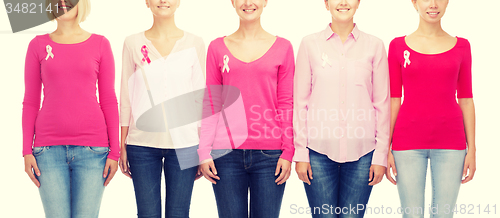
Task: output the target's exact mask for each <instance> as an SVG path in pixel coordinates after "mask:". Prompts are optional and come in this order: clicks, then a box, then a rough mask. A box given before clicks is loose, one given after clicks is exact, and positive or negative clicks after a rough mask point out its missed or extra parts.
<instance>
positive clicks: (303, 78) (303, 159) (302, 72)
mask: <svg viewBox="0 0 500 218" xmlns="http://www.w3.org/2000/svg"><path fill="white" fill-rule="evenodd" d="M311 79H312V69H311V63H310V61H309V54H308V51H307V46H306V42H305V41H304V39H303V40H302V42H301V43H300V47H299V51H298V54H297V65H296V68H295V76H294V86H293V88H294V92H293V94H294V95H293V98H294V99H293V100H294V101H293V130H294V146H295V155H294V156H293V160H294V161H295V162H296V164H295V171H296V172H297V175H298V177H299V179H300V180H302V181H303V182H305V183H307V184H309V185H311V181H310V179H313V177H312V169H311V164H309V150H308V149H307V137H308V132H307V103H308V102H309V98H310V97H311V88H312V82H311Z"/></svg>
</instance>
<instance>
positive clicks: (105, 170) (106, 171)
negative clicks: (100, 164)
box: [102, 164, 109, 178]
mask: <svg viewBox="0 0 500 218" xmlns="http://www.w3.org/2000/svg"><path fill="white" fill-rule="evenodd" d="M108 170H109V165H107V164H106V166H105V167H104V173H103V174H102V177H103V178H106V176H107V175H108Z"/></svg>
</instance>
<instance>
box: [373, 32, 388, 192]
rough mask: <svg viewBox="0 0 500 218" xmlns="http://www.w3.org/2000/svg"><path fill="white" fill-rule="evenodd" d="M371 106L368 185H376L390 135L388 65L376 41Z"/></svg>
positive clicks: (379, 179)
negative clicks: (372, 140)
mask: <svg viewBox="0 0 500 218" xmlns="http://www.w3.org/2000/svg"><path fill="white" fill-rule="evenodd" d="M372 75H373V76H372V77H373V82H372V84H373V100H372V101H373V108H374V109H375V117H376V119H377V120H376V127H375V151H374V153H373V159H372V166H371V167H370V176H369V178H370V179H369V180H370V181H371V182H370V183H369V184H368V185H376V184H378V183H379V182H381V181H382V179H383V178H384V174H385V171H386V167H387V153H388V150H389V135H390V133H389V132H390V118H391V110H390V103H391V102H390V92H389V87H390V86H389V66H388V62H387V54H386V52H385V48H384V43H383V42H382V41H379V42H377V50H376V53H375V57H374V59H373V72H372Z"/></svg>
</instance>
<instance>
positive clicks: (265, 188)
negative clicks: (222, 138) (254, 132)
mask: <svg viewBox="0 0 500 218" xmlns="http://www.w3.org/2000/svg"><path fill="white" fill-rule="evenodd" d="M281 153H282V152H281V150H239V149H236V150H232V151H231V150H212V157H213V159H214V163H215V167H216V169H217V175H218V176H219V177H220V180H216V182H217V184H215V185H213V188H214V193H215V200H216V202H217V211H218V213H219V218H248V217H251V218H254V217H255V218H278V217H279V213H280V208H281V201H282V199H283V193H284V191H285V184H282V185H278V184H276V183H275V182H274V181H275V180H276V179H277V178H278V176H279V175H278V176H275V175H274V173H275V171H276V165H277V164H278V159H279V157H280V155H281ZM248 191H250V216H249V215H248Z"/></svg>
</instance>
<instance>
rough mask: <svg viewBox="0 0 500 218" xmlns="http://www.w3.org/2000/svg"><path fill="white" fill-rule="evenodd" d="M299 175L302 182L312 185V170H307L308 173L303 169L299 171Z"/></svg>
mask: <svg viewBox="0 0 500 218" xmlns="http://www.w3.org/2000/svg"><path fill="white" fill-rule="evenodd" d="M297 175H298V176H299V179H300V180H302V182H304V183H307V184H308V185H311V181H310V180H309V179H312V170H311V168H309V169H307V170H306V171H303V170H302V169H297Z"/></svg>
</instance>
